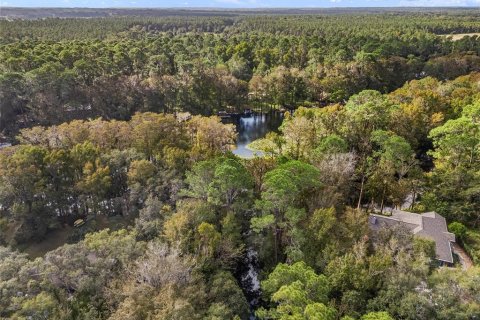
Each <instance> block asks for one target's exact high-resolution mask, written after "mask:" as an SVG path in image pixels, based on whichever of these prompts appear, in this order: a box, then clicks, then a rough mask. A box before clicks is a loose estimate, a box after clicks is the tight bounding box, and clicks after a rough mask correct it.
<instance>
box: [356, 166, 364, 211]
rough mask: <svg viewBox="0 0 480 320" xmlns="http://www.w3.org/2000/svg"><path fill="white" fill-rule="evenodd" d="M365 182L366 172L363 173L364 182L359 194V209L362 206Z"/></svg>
mask: <svg viewBox="0 0 480 320" xmlns="http://www.w3.org/2000/svg"><path fill="white" fill-rule="evenodd" d="M364 184H365V174H362V182H361V184H360V194H359V195H358V203H357V209H360V207H361V206H362V197H363V186H364Z"/></svg>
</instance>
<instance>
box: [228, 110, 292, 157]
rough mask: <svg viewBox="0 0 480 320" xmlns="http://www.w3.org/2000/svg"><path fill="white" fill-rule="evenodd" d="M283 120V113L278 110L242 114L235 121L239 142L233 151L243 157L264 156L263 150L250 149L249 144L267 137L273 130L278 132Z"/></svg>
mask: <svg viewBox="0 0 480 320" xmlns="http://www.w3.org/2000/svg"><path fill="white" fill-rule="evenodd" d="M282 121H283V113H282V112H278V111H272V112H268V113H253V114H251V115H249V116H247V115H242V116H240V117H239V118H237V119H236V120H235V122H234V123H235V125H236V127H237V142H236V145H235V147H236V148H235V150H233V153H234V154H236V155H237V156H239V157H241V158H253V157H254V156H255V155H257V156H262V155H263V152H261V151H253V150H250V149H248V148H247V146H248V144H250V143H251V142H252V141H254V140H257V139H260V138H263V137H265V136H266V135H267V133H269V132H271V131H274V132H278V128H279V127H280V125H281V124H282Z"/></svg>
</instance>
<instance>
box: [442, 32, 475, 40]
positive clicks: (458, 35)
mask: <svg viewBox="0 0 480 320" xmlns="http://www.w3.org/2000/svg"><path fill="white" fill-rule="evenodd" d="M440 36H441V37H445V38H449V37H451V38H452V40H453V41H458V40H460V39H463V38H465V37H472V36H480V32H476V33H455V34H440Z"/></svg>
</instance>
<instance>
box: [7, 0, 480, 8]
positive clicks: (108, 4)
mask: <svg viewBox="0 0 480 320" xmlns="http://www.w3.org/2000/svg"><path fill="white" fill-rule="evenodd" d="M0 6H12V7H88V8H112V7H132V8H133V7H137V8H171V7H202V8H208V7H210V8H279V7H282V8H284V7H294V8H300V7H302V8H308V7H319V8H329V7H416V6H420V7H439V6H454V7H464V6H465V7H467V6H468V7H472V6H477V7H478V6H480V0H0Z"/></svg>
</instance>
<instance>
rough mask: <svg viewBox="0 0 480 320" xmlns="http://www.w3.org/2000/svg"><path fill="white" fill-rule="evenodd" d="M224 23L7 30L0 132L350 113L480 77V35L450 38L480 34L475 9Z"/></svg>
mask: <svg viewBox="0 0 480 320" xmlns="http://www.w3.org/2000/svg"><path fill="white" fill-rule="evenodd" d="M217 14H218V15H217V16H213V17H210V16H164V17H155V16H150V17H147V16H138V17H133V16H123V17H108V18H90V19H58V18H47V19H41V20H13V21H9V20H0V39H1V40H0V43H1V45H0V70H1V74H0V88H1V91H0V93H1V101H2V105H1V107H2V108H1V113H2V118H1V119H0V130H2V131H4V132H5V134H6V135H8V136H10V137H13V136H14V135H15V133H16V132H17V130H18V129H19V128H22V127H29V126H32V125H51V124H59V123H61V122H64V121H68V120H72V119H78V118H86V117H98V116H102V117H104V118H106V119H121V120H128V119H129V118H130V116H131V115H133V114H134V113H135V112H139V111H140V112H145V111H153V112H174V111H190V112H192V113H195V114H204V115H210V114H213V113H215V112H216V111H219V110H222V109H225V107H227V106H233V107H236V108H242V107H243V106H246V105H252V104H254V105H270V106H272V105H275V106H288V107H297V106H302V105H303V106H306V105H325V104H327V103H331V102H342V103H343V102H345V101H346V100H347V99H348V98H349V97H350V96H351V95H352V94H355V93H358V92H360V91H362V90H364V89H374V90H378V91H380V92H383V93H386V92H390V91H392V90H394V89H397V88H399V87H401V86H402V85H403V84H404V83H405V82H406V81H408V80H412V79H419V78H423V77H426V76H433V77H435V78H437V79H439V80H445V79H454V78H456V77H458V76H460V75H463V74H467V73H469V72H472V71H479V70H480V69H479V65H480V58H479V54H480V40H478V36H476V35H473V36H466V37H463V38H461V39H459V40H455V41H454V40H453V39H452V38H449V37H447V36H444V35H446V34H452V33H475V32H479V31H480V26H479V24H478V20H479V18H480V11H478V10H476V9H473V10H470V11H462V10H452V11H438V12H435V11H433V12H423V11H420V12H417V13H413V12H402V11H399V12H388V11H387V12H380V13H369V12H362V11H360V12H348V11H347V12H346V13H343V14H338V13H337V14H320V15H298V14H297V15H283V16H279V15H258V14H255V15H240V14H238V15H236V16H229V15H225V16H222V15H221V12H218V13H217ZM117 89H120V90H117ZM112 91H115V95H112V94H111V92H112ZM87 111H88V112H87Z"/></svg>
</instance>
